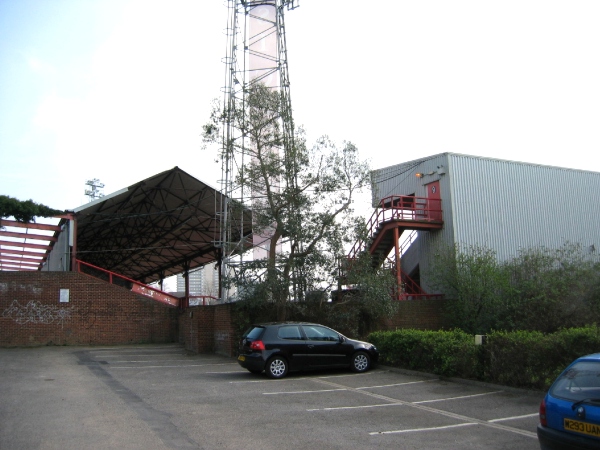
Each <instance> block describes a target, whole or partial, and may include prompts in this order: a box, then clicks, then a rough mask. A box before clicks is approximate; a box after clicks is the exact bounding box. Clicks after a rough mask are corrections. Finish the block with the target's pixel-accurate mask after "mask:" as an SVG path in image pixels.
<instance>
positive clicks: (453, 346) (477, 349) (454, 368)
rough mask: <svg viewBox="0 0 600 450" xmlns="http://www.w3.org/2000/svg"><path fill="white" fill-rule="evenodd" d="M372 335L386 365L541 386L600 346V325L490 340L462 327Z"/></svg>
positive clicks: (494, 336)
mask: <svg viewBox="0 0 600 450" xmlns="http://www.w3.org/2000/svg"><path fill="white" fill-rule="evenodd" d="M368 340H369V341H370V342H372V343H373V344H375V345H376V346H377V348H378V349H379V352H380V354H381V358H380V363H381V364H384V365H390V366H393V367H399V368H405V369H411V370H418V371H422V372H430V373H434V374H436V375H440V376H443V377H460V378H467V379H475V380H480V381H486V382H490V383H497V384H502V385H505V386H512V387H519V388H526V389H539V390H544V389H547V388H548V387H549V386H550V384H551V383H552V381H553V380H554V379H555V378H556V377H557V376H558V375H559V374H560V373H561V372H562V370H563V369H564V368H565V367H566V366H567V365H568V364H570V363H571V362H572V361H573V360H574V359H576V358H577V357H579V356H582V355H586V354H590V353H597V352H600V329H599V328H598V327H597V326H595V325H594V326H589V327H584V328H570V329H563V330H560V331H558V332H556V333H551V334H544V333H540V332H537V331H514V332H502V331H497V332H493V333H490V334H489V335H487V337H486V341H485V345H476V344H475V339H474V336H473V335H471V334H467V333H465V332H463V331H460V330H452V331H423V330H413V329H401V330H396V331H377V332H374V333H371V334H370V335H369V338H368Z"/></svg>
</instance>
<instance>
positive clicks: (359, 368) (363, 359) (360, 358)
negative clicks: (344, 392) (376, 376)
mask: <svg viewBox="0 0 600 450" xmlns="http://www.w3.org/2000/svg"><path fill="white" fill-rule="evenodd" d="M370 364H371V360H370V359H369V355H367V354H366V353H365V352H357V353H355V354H354V356H353V357H352V370H353V371H354V372H366V371H367V370H368V369H369V365H370Z"/></svg>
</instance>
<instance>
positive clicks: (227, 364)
mask: <svg viewBox="0 0 600 450" xmlns="http://www.w3.org/2000/svg"><path fill="white" fill-rule="evenodd" d="M230 365H231V366H233V365H235V364H231V363H224V364H178V365H176V366H113V365H111V364H109V365H107V366H105V367H108V368H109V369H172V368H174V367H209V366H230ZM227 373H229V372H227Z"/></svg>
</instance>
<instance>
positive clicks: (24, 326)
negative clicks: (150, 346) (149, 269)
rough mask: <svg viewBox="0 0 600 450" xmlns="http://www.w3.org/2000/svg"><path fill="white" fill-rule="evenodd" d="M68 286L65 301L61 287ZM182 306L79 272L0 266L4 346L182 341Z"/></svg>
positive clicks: (0, 334)
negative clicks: (4, 268)
mask: <svg viewBox="0 0 600 450" xmlns="http://www.w3.org/2000/svg"><path fill="white" fill-rule="evenodd" d="M61 289H68V290H69V302H68V303H61V302H60V301H59V300H60V290H61ZM177 316H178V310H177V309H176V308H173V307H170V306H167V305H163V304H162V303H159V302H156V301H154V300H151V299H147V298H145V297H142V296H139V295H136V294H134V293H132V292H131V291H129V290H127V289H125V288H122V287H119V286H115V285H111V284H108V283H105V282H103V281H100V280H97V279H95V278H92V277H89V276H87V275H83V274H79V273H75V272H0V346H33V345H116V344H132V343H151V342H158V343H163V342H177V328H178V323H177V319H178V317H177Z"/></svg>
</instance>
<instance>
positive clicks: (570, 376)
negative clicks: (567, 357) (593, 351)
mask: <svg viewBox="0 0 600 450" xmlns="http://www.w3.org/2000/svg"><path fill="white" fill-rule="evenodd" d="M550 394H551V395H552V396H554V397H558V398H562V399H565V400H571V401H579V400H585V399H600V362H599V361H579V362H577V363H575V364H574V365H573V366H571V367H570V368H569V370H567V371H565V372H564V373H563V374H562V375H561V376H560V377H559V378H558V379H557V380H556V382H555V383H554V385H552V388H551V389H550Z"/></svg>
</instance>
